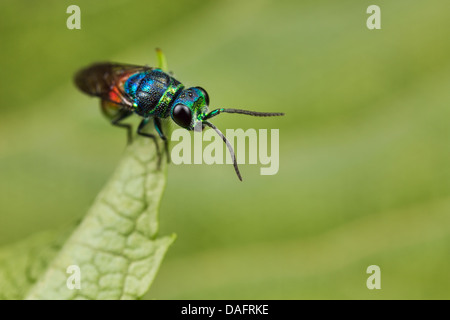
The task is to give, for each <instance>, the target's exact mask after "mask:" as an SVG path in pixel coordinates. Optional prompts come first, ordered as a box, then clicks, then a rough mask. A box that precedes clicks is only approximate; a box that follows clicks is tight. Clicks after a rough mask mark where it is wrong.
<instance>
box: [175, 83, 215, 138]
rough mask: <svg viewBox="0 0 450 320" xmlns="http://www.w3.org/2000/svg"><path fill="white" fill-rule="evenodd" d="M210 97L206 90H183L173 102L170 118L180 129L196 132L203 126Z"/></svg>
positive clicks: (198, 88)
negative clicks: (195, 129) (196, 129)
mask: <svg viewBox="0 0 450 320" xmlns="http://www.w3.org/2000/svg"><path fill="white" fill-rule="evenodd" d="M208 105H209V97H208V93H207V92H206V91H205V89H203V88H201V87H193V88H189V89H185V90H183V91H182V92H181V93H180V95H179V96H178V97H177V98H176V99H175V101H174V102H173V107H172V109H171V111H170V116H171V117H172V119H173V121H175V123H176V124H178V125H179V126H180V127H182V128H185V129H187V130H194V128H198V126H201V128H202V129H203V126H202V120H203V117H204V116H205V115H206V114H207V112H208Z"/></svg>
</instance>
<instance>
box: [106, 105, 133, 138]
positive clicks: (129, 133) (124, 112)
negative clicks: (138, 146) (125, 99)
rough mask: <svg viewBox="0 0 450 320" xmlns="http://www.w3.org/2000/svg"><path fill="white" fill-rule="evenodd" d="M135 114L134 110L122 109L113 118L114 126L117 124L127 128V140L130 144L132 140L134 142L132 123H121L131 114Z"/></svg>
mask: <svg viewBox="0 0 450 320" xmlns="http://www.w3.org/2000/svg"><path fill="white" fill-rule="evenodd" d="M132 114H133V112H132V111H129V110H126V109H122V110H120V111H119V113H118V114H117V116H116V117H115V118H114V119H112V120H111V124H112V125H113V126H117V127H121V128H125V129H127V142H128V144H131V142H133V137H132V131H131V129H132V128H131V124H128V123H120V122H121V121H122V120H124V119H126V118H128V117H129V116H131V115H132Z"/></svg>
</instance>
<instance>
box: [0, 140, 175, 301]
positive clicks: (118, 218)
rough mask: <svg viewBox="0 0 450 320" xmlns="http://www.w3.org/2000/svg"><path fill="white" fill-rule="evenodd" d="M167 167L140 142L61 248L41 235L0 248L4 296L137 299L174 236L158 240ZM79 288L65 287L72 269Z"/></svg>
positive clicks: (148, 142)
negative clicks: (159, 166)
mask: <svg viewBox="0 0 450 320" xmlns="http://www.w3.org/2000/svg"><path fill="white" fill-rule="evenodd" d="M166 175H167V164H166V161H165V160H164V159H162V161H161V168H159V169H158V157H157V156H156V150H155V144H154V142H153V141H152V140H151V139H145V138H137V139H136V140H135V142H134V143H133V144H132V145H130V146H129V147H128V148H127V149H126V152H125V155H124V157H123V159H122V161H121V162H120V164H119V166H118V168H117V169H116V171H115V173H114V174H113V176H112V178H111V179H110V181H109V182H108V183H107V184H106V186H105V187H104V189H103V190H102V191H101V192H100V194H99V195H98V196H97V198H96V200H95V202H94V204H93V205H92V207H91V208H90V210H89V211H88V213H87V215H86V217H85V218H84V219H83V221H82V222H81V223H80V224H79V225H78V226H77V228H76V229H75V231H74V232H73V233H72V234H71V235H70V237H68V239H67V240H66V241H65V242H64V244H62V243H61V241H59V242H58V241H57V239H55V235H54V234H53V233H44V234H40V235H37V236H34V237H33V238H31V239H29V240H25V241H23V242H22V243H19V244H16V245H13V246H12V247H7V248H5V249H3V250H0V286H1V287H2V292H1V295H0V298H3V299H5V298H6V299H20V298H27V299H138V298H140V297H142V296H143V295H144V294H145V293H146V292H147V291H148V289H149V287H150V285H151V283H152V281H153V279H154V277H155V275H156V272H157V271H158V268H159V266H160V264H161V261H162V259H163V257H164V254H165V253H166V251H167V249H168V247H169V246H170V244H171V243H172V242H173V241H174V239H175V236H174V235H172V236H166V237H157V231H158V221H157V213H158V208H159V202H160V199H161V196H162V193H163V191H164V188H165V184H166ZM73 265H75V266H78V267H79V270H80V284H81V288H80V289H70V288H69V286H68V285H67V282H68V278H69V277H70V276H71V275H72V274H71V273H68V270H67V268H68V267H69V266H73Z"/></svg>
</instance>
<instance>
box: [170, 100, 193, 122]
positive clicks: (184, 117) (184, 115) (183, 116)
mask: <svg viewBox="0 0 450 320" xmlns="http://www.w3.org/2000/svg"><path fill="white" fill-rule="evenodd" d="M172 116H173V120H174V121H175V122H176V123H177V124H178V125H179V126H180V127H183V128H189V127H190V126H191V120H192V113H191V109H189V108H188V107H186V106H185V105H183V104H177V105H176V106H175V108H173V112H172Z"/></svg>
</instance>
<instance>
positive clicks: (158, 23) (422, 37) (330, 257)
mask: <svg viewBox="0 0 450 320" xmlns="http://www.w3.org/2000/svg"><path fill="white" fill-rule="evenodd" d="M71 4H77V5H79V6H80V8H81V27H82V28H81V30H68V29H67V28H66V19H67V17H68V16H69V15H68V14H66V8H67V7H68V6H69V5H71ZM371 4H377V5H379V6H380V7H381V19H382V22H381V25H382V29H381V30H368V29H367V27H366V19H367V18H368V16H369V15H368V14H367V13H366V9H367V7H368V6H369V5H371ZM449 16H450V4H449V2H448V1H446V0H439V1H438V0H432V1H426V2H424V1H418V0H415V1H414V0H408V1H406V0H397V1H384V0H377V1H339V2H338V1H331V0H329V1H238V0H235V1H200V0H199V1H177V2H174V1H123V0H114V1H76V2H72V1H60V0H59V1H56V0H54V1H51V0H46V1H34V2H33V1H23V0H22V1H2V2H1V4H0V32H1V33H0V34H1V50H0V65H1V76H2V80H1V87H0V244H2V245H3V244H8V243H12V242H15V241H17V240H20V239H23V238H25V237H27V236H28V235H30V234H33V233H35V232H38V231H41V230H47V229H52V228H57V227H59V226H62V225H65V224H67V223H68V222H71V221H74V220H76V219H80V218H81V217H82V216H83V214H84V213H85V212H86V210H87V209H88V208H89V206H90V204H91V203H92V202H93V199H94V198H95V196H96V194H97V192H98V191H99V190H100V189H101V187H102V186H103V185H104V184H105V182H106V181H107V179H108V177H109V176H110V174H111V173H112V171H113V170H114V167H115V165H116V164H117V163H118V161H119V159H120V157H121V154H122V152H123V150H124V146H125V140H126V139H125V133H124V132H123V131H122V130H120V129H116V128H113V127H111V125H110V124H108V123H107V121H105V120H104V119H103V118H102V117H101V114H100V111H99V108H98V101H97V100H94V99H90V98H89V97H87V96H85V95H83V94H81V93H80V92H78V91H77V90H76V88H75V87H74V85H73V84H72V76H73V74H74V72H75V71H76V70H77V69H79V68H80V67H83V66H85V65H87V64H90V63H91V62H95V61H105V60H113V61H118V62H126V63H133V64H148V65H155V63H156V57H155V52H154V49H155V48H156V47H160V48H162V49H163V51H164V53H165V54H166V57H167V59H168V62H169V68H170V69H171V70H173V71H174V72H175V75H176V77H177V78H178V79H179V80H180V81H182V82H183V83H184V84H185V85H188V86H192V85H200V86H202V87H204V88H206V89H207V90H208V92H209V95H210V97H211V105H213V106H227V107H242V108H247V109H253V110H258V111H274V112H280V111H281V112H286V116H285V117H283V118H271V119H258V118H249V117H245V116H236V115H225V116H222V117H218V118H216V119H214V120H215V122H214V123H215V124H216V125H217V126H218V127H219V128H222V129H225V128H244V129H246V128H279V129H280V170H279V173H278V174H277V175H275V176H261V175H259V169H260V166H259V165H243V166H241V171H242V174H243V177H244V182H243V183H241V182H239V181H238V180H237V178H236V176H235V174H234V172H233V168H232V166H230V165H227V166H226V165H214V166H207V165H184V166H175V165H172V166H171V167H170V168H169V177H168V184H167V189H166V192H165V195H164V198H163V201H162V204H161V211H160V222H161V226H160V233H161V234H163V235H164V234H170V233H173V232H175V233H177V235H178V238H177V241H176V242H175V244H174V245H173V246H172V247H171V248H170V250H169V252H168V254H167V257H166V259H165V260H164V262H163V265H162V267H161V269H160V272H159V274H158V275H157V277H156V280H155V282H154V284H153V287H152V288H151V290H150V292H149V294H148V295H147V298H150V299H316V298H324V299H392V298H399V299H420V298H426V299H436V298H437V299H448V298H450V141H449V137H450V126H449V124H448V123H449V119H450V90H449V88H450V41H449V39H450V19H449ZM372 264H375V265H378V266H380V268H381V288H382V289H381V290H368V289H367V287H366V279H367V277H368V276H369V275H368V274H366V268H367V267H368V266H369V265H372Z"/></svg>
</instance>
